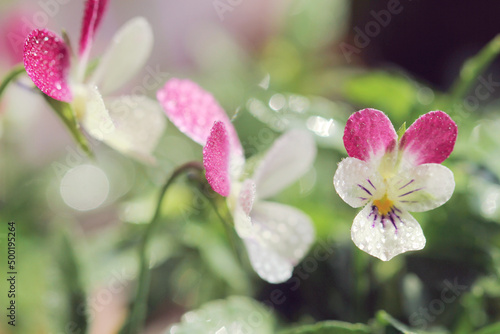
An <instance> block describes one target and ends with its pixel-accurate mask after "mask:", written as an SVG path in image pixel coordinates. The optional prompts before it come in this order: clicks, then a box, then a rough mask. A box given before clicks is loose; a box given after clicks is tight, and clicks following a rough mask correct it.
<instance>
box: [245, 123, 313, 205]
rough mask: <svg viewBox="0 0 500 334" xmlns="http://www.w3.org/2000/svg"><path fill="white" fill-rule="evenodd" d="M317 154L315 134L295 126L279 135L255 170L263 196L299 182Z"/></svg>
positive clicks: (268, 195)
mask: <svg viewBox="0 0 500 334" xmlns="http://www.w3.org/2000/svg"><path fill="white" fill-rule="evenodd" d="M315 157H316V145H315V143H314V138H313V137H312V136H311V134H309V133H308V132H305V131H301V130H292V131H289V132H287V133H285V134H284V135H282V136H281V137H280V138H278V139H277V140H276V141H275V142H274V144H273V146H272V147H271V149H270V150H269V151H268V152H267V154H266V156H265V157H264V159H263V160H262V162H261V163H260V165H259V167H257V170H256V171H255V174H254V177H253V179H254V181H255V184H256V185H257V194H258V196H259V198H267V197H270V196H273V195H275V194H277V193H278V192H279V191H281V190H282V189H284V188H285V187H287V186H288V185H290V184H292V183H293V182H295V181H296V180H297V179H298V178H300V177H301V176H302V175H304V174H305V173H306V172H307V171H308V170H309V169H310V168H311V166H312V164H313V162H314V159H315Z"/></svg>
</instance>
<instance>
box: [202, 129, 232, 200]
mask: <svg viewBox="0 0 500 334" xmlns="http://www.w3.org/2000/svg"><path fill="white" fill-rule="evenodd" d="M229 155H230V145H229V137H228V134H227V131H226V128H225V126H224V123H223V122H215V124H214V126H213V127H212V130H211V131H210V136H209V137H208V140H207V144H206V145H205V147H204V148H203V165H204V166H205V170H206V178H207V181H208V183H209V184H210V186H211V187H212V189H213V190H214V191H215V192H217V193H219V194H220V195H222V196H224V197H227V196H229V192H230V190H231V180H230V175H229Z"/></svg>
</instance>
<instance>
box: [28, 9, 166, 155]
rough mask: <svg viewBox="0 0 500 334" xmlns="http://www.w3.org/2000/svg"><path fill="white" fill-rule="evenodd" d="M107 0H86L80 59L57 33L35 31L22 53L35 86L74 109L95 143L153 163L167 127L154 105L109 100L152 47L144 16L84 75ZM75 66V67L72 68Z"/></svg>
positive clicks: (130, 99) (118, 35) (128, 25)
mask: <svg viewBox="0 0 500 334" xmlns="http://www.w3.org/2000/svg"><path fill="white" fill-rule="evenodd" d="M107 3H108V1H107V0H87V2H86V3H85V14H84V17H83V22H82V33H81V36H80V43H79V50H78V56H77V57H76V59H73V60H72V59H71V56H72V54H71V48H70V46H69V45H67V44H66V42H65V41H64V40H63V39H62V38H61V37H59V36H57V35H56V34H55V33H54V32H52V31H50V30H47V29H36V30H33V31H32V32H31V33H30V34H29V35H28V37H27V39H26V43H25V48H24V66H25V68H26V72H27V73H28V75H29V77H30V78H31V80H33V82H34V83H35V85H36V86H37V87H38V88H39V89H40V90H41V91H42V92H43V93H45V94H46V95H48V96H50V97H51V98H53V99H56V100H58V101H63V102H68V103H70V104H71V106H72V108H73V111H74V113H75V117H76V119H77V120H78V122H79V123H80V124H81V125H82V126H83V128H85V130H86V131H87V132H88V133H89V134H90V135H91V136H92V137H94V138H96V139H98V140H102V141H104V142H105V143H106V144H108V145H109V146H111V147H113V148H115V149H117V150H119V151H121V152H123V153H126V154H130V155H132V156H134V157H136V158H139V159H142V160H146V161H151V160H153V158H152V157H151V152H152V151H153V149H154V148H155V147H156V144H157V142H158V140H159V137H160V136H161V134H162V133H163V130H164V128H165V119H164V117H163V115H162V113H161V108H160V107H159V105H158V104H157V103H156V101H154V100H152V99H149V98H147V97H145V96H140V95H131V96H121V97H110V98H107V99H106V101H104V100H103V98H102V96H101V93H103V94H105V95H108V94H110V93H112V92H113V91H115V90H117V89H118V88H120V87H122V86H123V85H124V84H125V83H126V82H127V81H128V80H129V79H130V78H131V77H132V76H133V75H134V74H136V73H137V71H138V70H139V69H141V68H142V67H143V66H144V64H145V62H146V60H147V58H148V57H149V54H150V52H151V49H152V46H153V33H152V29H151V27H150V25H149V23H148V22H147V21H146V20H145V19H144V18H141V17H138V18H134V19H132V20H130V21H129V22H127V23H126V24H125V25H124V26H123V27H122V28H121V29H120V30H119V31H118V32H117V33H116V35H115V36H114V37H113V39H112V41H111V43H110V45H109V47H108V49H107V51H106V52H105V53H104V55H103V56H102V58H101V59H100V61H99V64H98V66H97V68H96V69H95V71H94V72H93V74H92V75H91V76H90V77H89V78H87V76H86V73H85V72H86V71H87V65H88V59H89V54H90V49H91V46H92V43H93V40H94V36H95V33H96V30H97V28H98V26H99V24H100V22H101V18H102V16H103V14H104V12H105V10H106V7H107ZM72 62H73V64H74V65H73V66H71V63H72Z"/></svg>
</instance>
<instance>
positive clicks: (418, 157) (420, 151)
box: [333, 109, 458, 261]
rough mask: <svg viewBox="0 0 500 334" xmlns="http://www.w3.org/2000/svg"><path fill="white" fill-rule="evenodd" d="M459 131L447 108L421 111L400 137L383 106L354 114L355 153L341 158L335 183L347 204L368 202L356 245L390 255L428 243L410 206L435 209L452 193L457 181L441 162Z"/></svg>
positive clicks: (348, 140)
mask: <svg viewBox="0 0 500 334" xmlns="http://www.w3.org/2000/svg"><path fill="white" fill-rule="evenodd" d="M457 131H458V130H457V125H456V124H455V122H453V120H452V119H451V118H450V117H449V116H448V115H447V114H446V113H444V112H442V111H432V112H429V113H427V114H425V115H423V116H421V117H420V118H419V119H417V120H416V121H415V123H413V124H412V125H411V126H410V128H408V130H407V131H406V133H405V134H404V135H403V136H402V137H401V139H400V140H399V141H398V135H397V134H396V131H395V130H394V127H393V126H392V124H391V121H390V120H389V119H388V118H387V116H386V115H385V114H384V113H383V112H381V111H378V110H375V109H364V110H360V111H358V112H356V113H354V114H352V115H351V117H349V120H348V121H347V125H346V127H345V131H344V145H345V147H346V150H347V153H348V154H349V158H346V159H344V160H342V161H341V162H340V164H339V167H338V169H337V171H336V173H335V176H334V178H333V184H334V186H335V189H336V191H337V193H338V194H339V196H340V197H341V198H342V199H343V200H344V201H345V202H346V203H347V204H349V205H350V206H352V207H354V208H357V207H361V206H364V209H363V210H361V212H359V213H358V215H357V216H356V218H354V223H353V225H352V228H351V237H352V240H353V241H354V243H355V244H356V246H358V247H359V248H360V249H361V250H363V251H365V252H367V253H368V254H370V255H372V256H375V257H378V258H379V259H381V260H384V261H388V260H390V259H392V258H393V257H394V256H396V255H398V254H401V253H404V252H407V251H411V250H419V249H422V248H423V247H424V246H425V237H424V234H423V232H422V228H421V227H420V225H419V224H418V222H417V221H416V220H415V219H414V218H413V217H412V216H411V215H410V214H409V213H408V212H409V211H413V212H422V211H428V210H432V209H434V208H437V207H439V206H441V205H443V204H444V203H446V202H447V201H448V200H449V199H450V197H451V195H452V194H453V190H454V188H455V181H454V178H453V173H452V172H451V171H450V170H449V169H448V168H446V167H444V166H442V165H441V163H442V162H443V161H444V160H446V158H448V156H449V155H450V153H451V152H452V151H453V147H454V145H455V140H456V138H457Z"/></svg>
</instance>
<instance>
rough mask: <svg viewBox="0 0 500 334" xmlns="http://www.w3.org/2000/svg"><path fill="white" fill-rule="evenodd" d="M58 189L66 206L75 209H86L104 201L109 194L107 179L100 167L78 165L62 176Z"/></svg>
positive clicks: (93, 207) (90, 208)
mask: <svg viewBox="0 0 500 334" xmlns="http://www.w3.org/2000/svg"><path fill="white" fill-rule="evenodd" d="M59 190H60V192H61V197H62V199H63V201H64V203H66V204H67V205H68V206H70V207H72V208H73V209H75V210H79V211H88V210H93V209H95V208H97V207H99V206H100V205H101V204H102V203H104V201H105V200H106V198H107V197H108V194H109V181H108V177H107V176H106V174H105V173H104V172H103V171H102V170H101V169H100V168H98V167H96V166H93V165H80V166H77V167H75V168H72V169H70V170H69V171H68V172H67V173H66V174H65V175H64V176H63V178H62V180H61V187H60V189H59Z"/></svg>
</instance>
